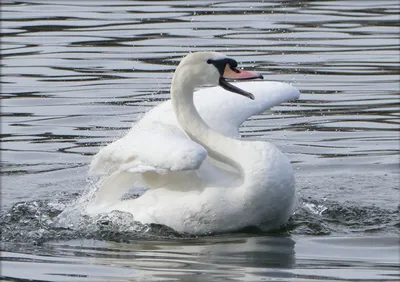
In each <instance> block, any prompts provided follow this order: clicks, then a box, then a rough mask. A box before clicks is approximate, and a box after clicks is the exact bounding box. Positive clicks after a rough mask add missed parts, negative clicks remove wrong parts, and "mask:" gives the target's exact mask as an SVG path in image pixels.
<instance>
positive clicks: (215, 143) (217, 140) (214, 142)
mask: <svg viewBox="0 0 400 282" xmlns="http://www.w3.org/2000/svg"><path fill="white" fill-rule="evenodd" d="M186 75H187V74H181V75H180V74H179V73H177V72H176V73H175V75H174V78H173V79H172V84H171V100H172V106H173V109H174V112H175V114H176V118H177V120H178V122H179V124H180V126H181V127H182V129H183V130H184V131H185V132H186V134H187V135H188V136H189V137H190V138H191V139H192V140H194V141H196V142H198V143H199V144H201V145H202V146H203V147H204V148H205V149H206V150H207V152H208V154H209V156H210V157H212V158H214V159H216V160H218V161H221V162H223V163H227V164H229V165H231V166H233V167H235V168H236V169H237V170H238V171H240V173H241V174H243V173H244V171H243V167H242V166H241V162H240V160H239V156H238V155H236V154H235V153H236V152H237V147H238V140H236V139H232V138H229V137H226V136H224V135H222V134H220V133H218V132H216V131H215V130H213V129H212V128H210V127H209V126H208V125H207V124H206V123H205V121H204V120H203V119H202V118H201V117H200V115H199V113H198V111H197V109H196V107H195V106H194V103H193V92H194V88H195V86H194V85H193V83H191V80H190V79H189V77H187V79H185V76H186Z"/></svg>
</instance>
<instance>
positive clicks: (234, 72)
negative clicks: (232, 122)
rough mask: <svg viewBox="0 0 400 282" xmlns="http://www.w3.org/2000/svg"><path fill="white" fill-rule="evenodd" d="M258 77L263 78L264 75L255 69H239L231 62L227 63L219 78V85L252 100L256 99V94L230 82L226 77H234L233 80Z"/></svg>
mask: <svg viewBox="0 0 400 282" xmlns="http://www.w3.org/2000/svg"><path fill="white" fill-rule="evenodd" d="M256 78H261V79H262V78H263V76H262V75H261V74H259V73H257V72H254V71H245V70H238V69H237V68H234V67H232V66H230V65H229V64H226V65H225V69H224V73H223V74H222V76H221V77H220V78H219V85H220V86H221V87H222V88H224V89H225V90H228V91H231V92H234V93H237V94H240V95H243V96H246V97H248V98H250V99H252V100H254V95H253V94H251V93H250V92H247V91H244V90H243V89H240V88H238V87H236V86H234V85H232V84H230V83H229V82H227V81H226V80H225V79H232V80H247V79H256Z"/></svg>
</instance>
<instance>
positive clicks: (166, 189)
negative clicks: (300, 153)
mask: <svg viewBox="0 0 400 282" xmlns="http://www.w3.org/2000/svg"><path fill="white" fill-rule="evenodd" d="M256 78H263V77H262V76H261V75H260V74H258V73H256V72H252V71H245V70H242V69H239V68H238V67H237V62H236V61H235V60H234V59H232V58H230V57H228V56H226V55H224V54H222V53H217V52H197V53H191V54H189V55H187V56H186V57H185V58H183V59H182V60H181V62H180V64H179V65H178V67H177V68H176V71H175V73H174V76H173V78H172V83H171V100H168V101H166V102H164V103H162V104H160V105H158V106H157V107H155V108H153V109H152V110H150V111H149V112H148V113H147V114H146V115H144V117H143V118H142V119H141V120H140V121H138V122H137V123H135V124H134V125H133V126H132V128H131V129H130V130H129V131H128V132H127V134H126V135H125V136H124V137H122V138H121V139H119V140H116V141H115V142H113V143H111V144H109V145H107V146H105V147H103V148H101V149H100V150H99V152H98V153H97V154H96V155H94V157H93V159H92V162H91V165H90V170H89V174H90V175H96V174H98V175H102V178H101V179H102V180H101V184H100V185H99V186H100V188H99V189H98V190H97V191H96V194H95V197H94V200H93V201H92V202H91V203H90V204H89V205H88V206H87V208H86V209H87V213H88V214H89V215H97V214H99V213H105V212H111V211H113V210H118V211H123V212H129V213H131V214H132V215H133V218H134V220H135V221H138V222H141V223H142V224H150V223H156V224H163V225H166V226H169V227H171V228H173V229H174V230H176V231H178V232H185V233H190V234H209V233H221V232H231V231H235V230H239V229H241V228H245V227H249V226H256V227H259V228H262V229H265V230H271V229H276V228H279V227H281V226H282V225H284V224H285V223H286V221H287V220H288V218H289V217H290V216H291V215H292V213H293V211H294V202H295V201H294V199H295V181H294V173H293V169H292V166H291V164H290V161H289V160H288V158H287V157H286V156H285V155H284V154H283V153H282V152H281V151H280V150H279V149H278V148H277V147H276V146H275V145H273V144H271V143H269V142H264V141H254V140H241V139H239V129H238V128H239V126H240V124H241V123H242V122H243V121H244V120H246V119H247V118H248V117H249V116H252V115H254V114H257V113H262V112H264V111H265V110H267V109H269V108H270V107H272V106H275V105H278V104H280V103H282V102H286V101H289V100H295V99H297V98H298V97H299V95H300V93H299V91H298V90H297V89H296V88H294V87H293V86H291V85H289V84H285V83H280V82H267V81H253V82H251V83H250V82H248V83H246V82H239V83H229V82H228V81H227V79H228V80H247V79H256ZM205 85H210V86H214V87H212V88H205V89H201V90H199V91H196V93H195V94H194V93H193V92H194V90H195V88H196V87H200V86H205ZM232 93H235V94H240V95H233V94H232ZM133 186H136V187H141V186H142V187H143V186H145V187H147V190H146V191H145V192H144V193H143V194H142V195H141V196H139V197H138V198H135V199H126V200H121V198H122V197H123V196H124V195H125V194H126V193H127V192H128V191H129V190H130V189H131V188H132V187H133Z"/></svg>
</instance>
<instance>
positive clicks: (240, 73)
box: [222, 64, 263, 80]
mask: <svg viewBox="0 0 400 282" xmlns="http://www.w3.org/2000/svg"><path fill="white" fill-rule="evenodd" d="M222 77H223V78H225V79H232V80H246V79H255V78H261V79H262V78H263V76H262V75H261V74H259V73H257V72H254V71H245V70H238V69H237V68H233V67H231V66H230V65H229V64H226V66H225V69H224V73H223V74H222Z"/></svg>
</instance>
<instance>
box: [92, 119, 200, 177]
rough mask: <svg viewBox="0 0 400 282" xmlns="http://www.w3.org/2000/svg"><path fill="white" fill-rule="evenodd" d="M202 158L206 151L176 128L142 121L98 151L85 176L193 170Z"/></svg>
mask: <svg viewBox="0 0 400 282" xmlns="http://www.w3.org/2000/svg"><path fill="white" fill-rule="evenodd" d="M206 157H207V151H206V150H205V149H204V148H203V147H202V146H201V145H199V144H197V143H195V142H193V141H192V140H190V139H189V138H188V137H187V136H186V135H185V134H184V133H183V132H182V131H181V130H180V129H179V128H177V127H176V126H173V125H169V124H164V123H161V122H158V121H150V120H143V121H141V122H139V123H137V124H134V125H133V127H132V129H131V130H130V131H129V132H128V133H127V134H126V135H125V136H124V137H122V138H121V139H119V140H117V141H115V142H113V143H111V144H109V145H107V146H106V147H104V148H102V149H101V150H100V151H99V152H98V153H97V154H96V155H95V156H94V157H93V160H92V163H91V165H90V171H89V173H90V174H108V175H111V174H113V173H116V172H130V173H143V172H148V171H153V172H157V173H160V174H166V173H168V172H169V171H186V170H194V169H197V168H199V166H200V165H201V163H202V162H203V161H204V159H205V158H206Z"/></svg>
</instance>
